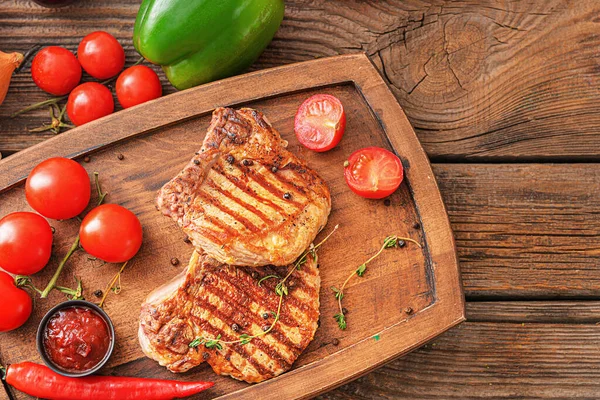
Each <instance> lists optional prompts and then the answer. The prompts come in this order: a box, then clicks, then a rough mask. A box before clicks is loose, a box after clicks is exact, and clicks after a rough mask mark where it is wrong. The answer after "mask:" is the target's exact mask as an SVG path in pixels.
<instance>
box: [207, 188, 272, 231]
mask: <svg viewBox="0 0 600 400" xmlns="http://www.w3.org/2000/svg"><path fill="white" fill-rule="evenodd" d="M206 184H207V185H208V186H209V187H211V188H212V189H214V190H215V191H217V192H219V194H220V195H222V196H224V197H227V198H228V199H229V200H231V201H233V202H235V203H237V204H238V205H239V206H240V207H242V208H245V209H246V210H248V211H250V212H251V213H252V214H254V215H256V216H257V217H258V218H260V219H261V220H262V221H263V222H264V223H265V224H268V223H269V221H270V219H269V217H267V215H266V214H264V213H263V212H262V211H260V210H259V209H258V208H256V207H254V206H253V205H251V204H248V203H246V202H244V201H243V200H241V199H240V198H239V197H236V196H234V195H232V194H231V193H230V192H228V191H226V190H223V189H222V188H221V187H220V186H219V185H218V184H217V183H215V181H213V180H212V179H209V180H207V182H206Z"/></svg>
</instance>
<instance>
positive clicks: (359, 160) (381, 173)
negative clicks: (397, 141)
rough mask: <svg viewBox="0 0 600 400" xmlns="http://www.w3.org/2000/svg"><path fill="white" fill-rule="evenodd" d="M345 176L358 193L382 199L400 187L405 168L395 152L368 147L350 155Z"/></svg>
mask: <svg viewBox="0 0 600 400" xmlns="http://www.w3.org/2000/svg"><path fill="white" fill-rule="evenodd" d="M344 177H345V178H346V183H347V184H348V186H350V189H352V191H353V192H354V193H356V194H357V195H359V196H362V197H366V198H368V199H382V198H384V197H387V196H389V195H390V194H392V193H394V192H395V191H396V189H398V186H400V183H402V178H403V177H404V169H403V168H402V163H401V162H400V159H399V158H398V156H396V155H395V154H394V153H392V152H390V151H388V150H386V149H382V148H380V147H366V148H364V149H360V150H357V151H355V152H354V153H352V154H351V155H350V157H349V158H348V165H347V166H346V167H345V168H344Z"/></svg>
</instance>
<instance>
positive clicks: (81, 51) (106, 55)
mask: <svg viewBox="0 0 600 400" xmlns="http://www.w3.org/2000/svg"><path fill="white" fill-rule="evenodd" d="M77 58H78V59H79V62H80V63H81V66H82V67H83V69H84V70H85V72H87V73H88V74H90V75H91V76H93V77H94V78H97V79H108V78H112V77H113V76H115V75H116V74H118V73H119V72H121V70H122V69H123V67H124V66H125V51H123V46H121V44H120V43H119V42H118V41H117V39H115V37H114V36H113V35H111V34H110V33H108V32H103V31H97V32H92V33H90V34H89V35H87V36H86V37H84V38H83V40H82V41H81V43H79V47H78V48H77Z"/></svg>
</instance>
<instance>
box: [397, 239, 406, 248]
mask: <svg viewBox="0 0 600 400" xmlns="http://www.w3.org/2000/svg"><path fill="white" fill-rule="evenodd" d="M404 246H406V242H405V241H404V240H398V247H404Z"/></svg>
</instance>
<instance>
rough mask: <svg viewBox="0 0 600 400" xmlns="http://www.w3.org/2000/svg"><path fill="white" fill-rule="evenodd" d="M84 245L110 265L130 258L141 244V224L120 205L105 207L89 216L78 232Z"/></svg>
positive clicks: (97, 209)
mask: <svg viewBox="0 0 600 400" xmlns="http://www.w3.org/2000/svg"><path fill="white" fill-rule="evenodd" d="M79 237H80V242H81V246H83V248H84V249H85V251H87V252H88V253H89V254H91V255H92V256H94V257H97V258H99V259H101V260H104V261H106V262H111V263H117V262H125V261H127V260H129V259H131V258H132V257H133V256H134V255H135V254H136V253H137V252H138V250H139V249H140V246H141V245H142V224H140V220H139V219H138V218H137V217H136V216H135V214H134V213H132V212H131V211H129V210H128V209H126V208H124V207H121V206H119V205H117V204H104V205H101V206H98V207H96V208H94V209H93V210H92V211H90V212H89V213H88V215H86V216H85V218H84V219H83V222H82V223H81V228H80V229H79Z"/></svg>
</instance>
